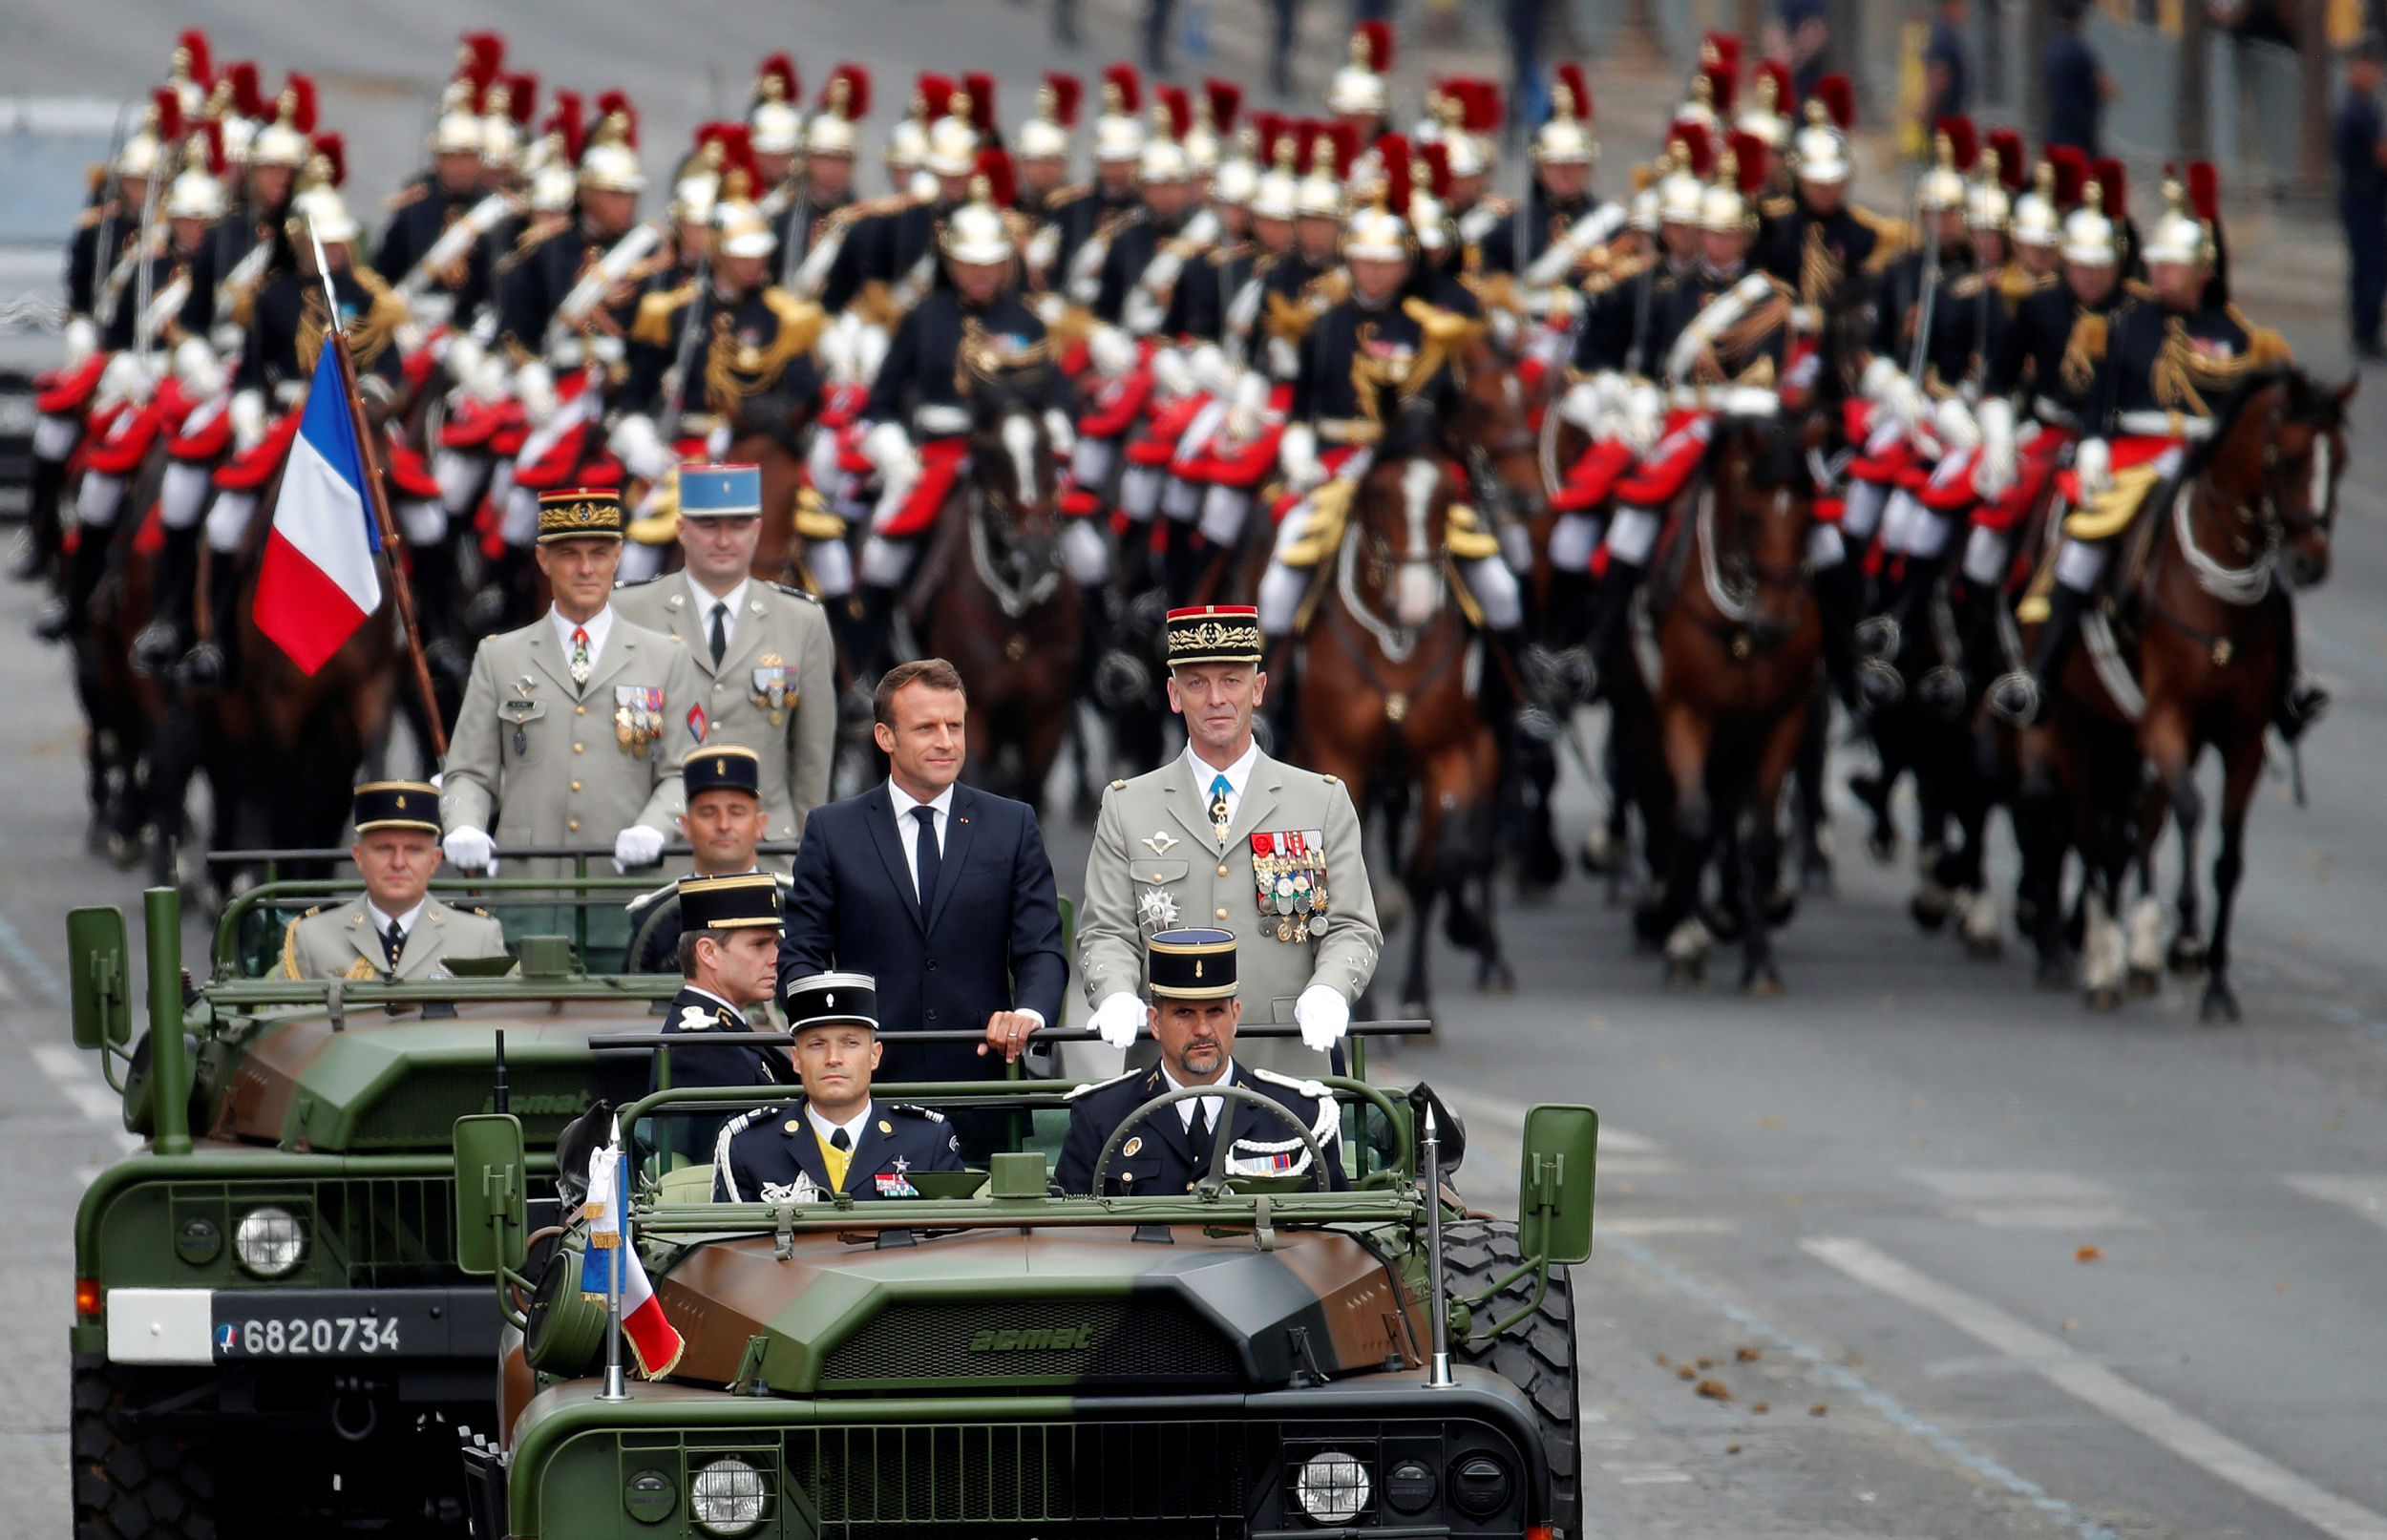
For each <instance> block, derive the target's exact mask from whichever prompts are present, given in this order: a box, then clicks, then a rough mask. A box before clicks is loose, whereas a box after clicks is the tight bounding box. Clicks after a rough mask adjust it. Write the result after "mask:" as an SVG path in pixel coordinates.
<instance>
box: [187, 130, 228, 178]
mask: <svg viewBox="0 0 2387 1540" xmlns="http://www.w3.org/2000/svg"><path fill="white" fill-rule="evenodd" d="M194 132H195V133H196V134H197V136H198V137H199V139H200V144H201V149H200V154H201V158H202V159H203V160H204V161H205V163H206V166H207V175H209V176H210V177H213V178H215V179H217V180H219V181H221V180H222V179H223V173H224V168H225V167H227V166H229V165H230V164H231V160H230V158H228V157H226V156H225V155H224V153H223V124H222V122H220V121H218V120H217V119H215V118H212V117H211V118H209V119H208V120H207V121H205V122H203V123H201V124H200V125H199V126H198V128H197V129H196V130H194Z"/></svg>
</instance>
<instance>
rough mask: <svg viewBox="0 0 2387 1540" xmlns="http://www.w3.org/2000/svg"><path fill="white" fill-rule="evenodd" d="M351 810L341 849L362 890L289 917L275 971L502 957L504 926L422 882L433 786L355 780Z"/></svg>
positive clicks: (404, 969) (440, 968)
mask: <svg viewBox="0 0 2387 1540" xmlns="http://www.w3.org/2000/svg"><path fill="white" fill-rule="evenodd" d="M353 815H354V818H355V822H356V845H355V848H354V849H353V850H352V851H351V852H350V853H349V854H351V855H352V856H353V857H354V858H355V861H356V865H357V870H358V871H359V872H360V873H362V874H363V875H364V877H365V891H364V892H363V893H361V894H358V895H357V896H356V897H353V898H350V899H349V900H348V901H347V902H346V903H343V904H336V905H327V906H326V907H323V908H320V909H310V910H308V911H307V912H306V914H305V915H303V916H301V917H300V918H296V919H294V920H292V921H290V924H289V927H288V928H287V929H286V930H285V931H284V932H283V933H282V977H284V978H285V979H399V980H403V981H408V982H413V981H419V980H424V979H443V978H448V977H450V976H451V975H450V972H449V969H448V966H447V964H448V963H449V961H450V960H454V959H463V958H499V957H503V956H505V952H506V938H505V930H504V927H502V926H500V925H499V924H498V923H497V922H496V920H495V919H492V918H490V917H489V916H487V915H485V914H482V913H480V912H479V911H478V910H455V909H450V908H449V907H448V906H447V905H445V904H443V903H439V902H436V901H435V900H433V898H432V897H430V895H429V894H428V893H427V892H426V891H425V890H426V889H427V888H428V887H429V886H430V883H431V878H432V876H433V874H434V873H436V872H437V871H438V870H439V844H438V840H439V793H438V791H435V790H434V789H433V788H432V787H430V786H428V785H426V784H424V783H422V782H420V781H375V782H372V783H370V784H369V785H366V786H360V787H358V788H357V789H356V793H355V798H354V804H353ZM401 845H403V846H404V847H406V848H405V849H403V850H400V849H398V848H397V847H399V846H401Z"/></svg>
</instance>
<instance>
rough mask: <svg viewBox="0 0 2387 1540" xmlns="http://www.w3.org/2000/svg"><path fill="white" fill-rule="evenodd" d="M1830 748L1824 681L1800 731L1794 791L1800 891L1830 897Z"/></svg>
mask: <svg viewBox="0 0 2387 1540" xmlns="http://www.w3.org/2000/svg"><path fill="white" fill-rule="evenodd" d="M1830 752H1831V686H1829V685H1827V684H1826V683H1824V682H1822V681H1818V682H1817V683H1816V686H1815V698H1814V700H1813V702H1812V703H1811V704H1810V705H1809V706H1808V707H1807V711H1806V727H1805V728H1801V729H1800V732H1799V756H1798V765H1797V770H1796V776H1797V780H1796V787H1797V790H1796V791H1794V792H1793V793H1792V803H1793V808H1794V810H1795V811H1794V816H1795V819H1796V822H1795V828H1796V831H1797V834H1798V842H1799V891H1800V892H1802V893H1811V894H1816V895H1818V896H1820V897H1830V895H1831V891H1832V874H1831V812H1830V810H1829V809H1828V808H1827V807H1826V806H1825V805H1824V784H1825V783H1824V776H1825V773H1826V770H1825V762H1826V760H1827V758H1828V756H1829V754H1830Z"/></svg>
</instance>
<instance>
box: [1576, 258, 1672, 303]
mask: <svg viewBox="0 0 2387 1540" xmlns="http://www.w3.org/2000/svg"><path fill="white" fill-rule="evenodd" d="M1657 265H1658V256H1657V253H1655V252H1643V253H1642V254H1641V255H1639V256H1637V257H1627V258H1625V259H1623V260H1622V261H1620V262H1612V263H1610V264H1608V265H1607V266H1606V267H1604V268H1602V269H1600V270H1599V271H1598V272H1596V273H1594V274H1593V275H1592V276H1591V277H1589V278H1587V279H1585V280H1584V281H1583V292H1584V293H1586V294H1605V293H1607V292H1608V291H1609V290H1610V289H1612V288H1615V287H1616V285H1618V284H1630V283H1631V282H1633V280H1635V279H1637V278H1638V277H1640V276H1641V275H1642V274H1643V273H1646V272H1648V271H1649V270H1650V269H1651V268H1653V267H1655V266H1657Z"/></svg>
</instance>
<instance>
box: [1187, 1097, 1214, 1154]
mask: <svg viewBox="0 0 2387 1540" xmlns="http://www.w3.org/2000/svg"><path fill="white" fill-rule="evenodd" d="M1186 1132H1187V1133H1189V1134H1191V1135H1192V1136H1193V1154H1194V1158H1196V1159H1198V1160H1204V1161H1207V1160H1208V1159H1209V1158H1210V1098H1209V1097H1207V1096H1205V1097H1201V1098H1198V1099H1196V1100H1195V1102H1194V1103H1193V1119H1192V1121H1191V1122H1189V1123H1187V1125H1186Z"/></svg>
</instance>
